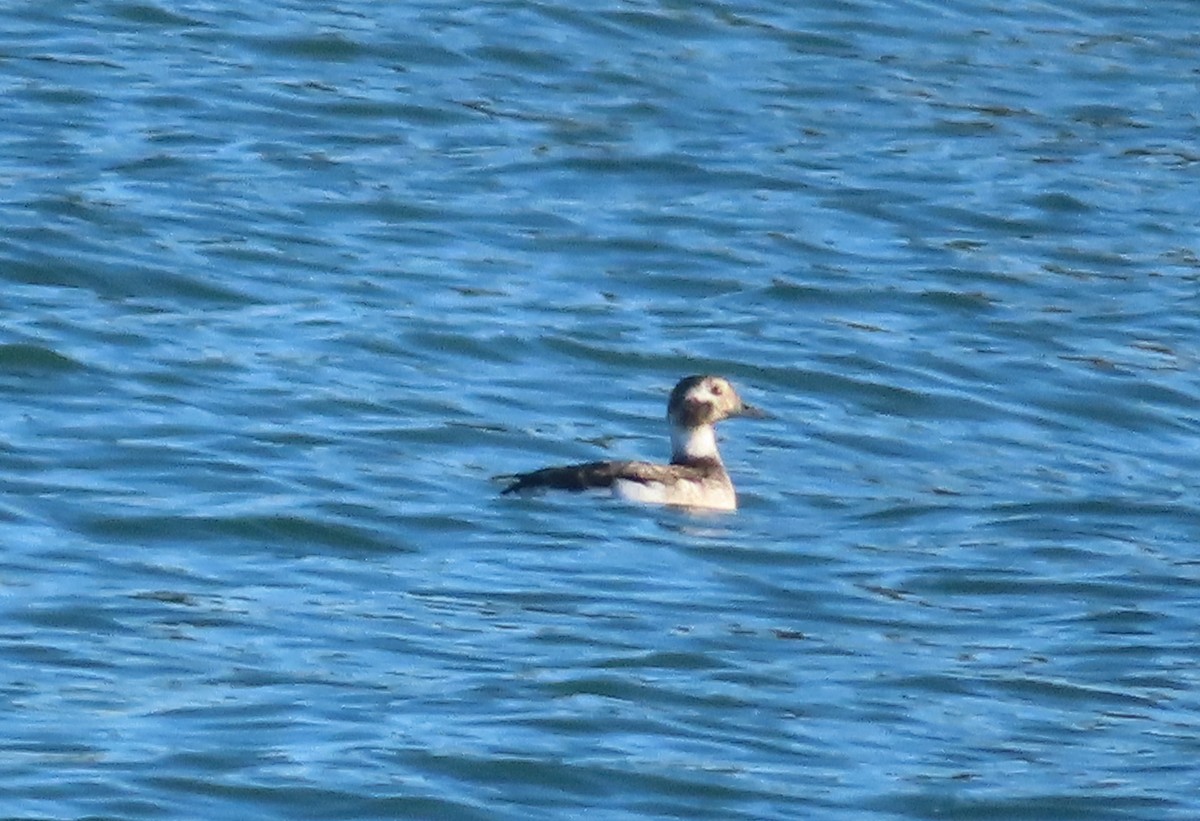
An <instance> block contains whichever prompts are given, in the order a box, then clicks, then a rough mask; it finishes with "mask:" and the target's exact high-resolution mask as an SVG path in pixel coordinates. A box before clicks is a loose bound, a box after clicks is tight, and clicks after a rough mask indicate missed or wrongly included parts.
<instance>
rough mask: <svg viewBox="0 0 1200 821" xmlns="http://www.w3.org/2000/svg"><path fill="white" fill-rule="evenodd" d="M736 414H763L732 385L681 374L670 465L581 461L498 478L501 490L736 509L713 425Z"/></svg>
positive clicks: (671, 402) (673, 406) (672, 408)
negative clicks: (595, 493)
mask: <svg viewBox="0 0 1200 821" xmlns="http://www.w3.org/2000/svg"><path fill="white" fill-rule="evenodd" d="M734 417H751V418H760V419H761V418H767V417H768V414H767V413H765V412H764V411H762V410H760V409H759V408H757V407H755V406H753V405H750V404H748V403H747V402H745V401H743V399H742V398H741V396H739V395H738V392H737V391H736V390H735V389H734V387H733V385H732V383H730V381H729V380H728V379H726V378H724V377H721V376H713V375H695V376H685V377H684V378H683V379H680V380H679V382H678V383H676V385H675V387H674V389H672V391H671V395H670V398H669V399H668V400H667V423H668V425H669V427H670V432H671V461H670V463H669V464H665V465H664V464H658V463H655V462H637V461H611V462H582V463H579V464H573V465H561V466H553V467H545V468H541V469H540V470H533V471H529V472H528V473H516V474H511V475H509V476H504V477H499V478H503V479H507V480H508V481H509V484H508V485H507V486H506V487H505V488H504V489H503V490H501V491H500V492H501V494H525V493H530V492H537V491H546V490H566V491H584V490H592V489H597V490H608V491H609V492H610V493H611V494H612V495H613V496H616V497H618V498H620V499H625V500H628V501H633V502H642V503H647V504H658V505H672V506H677V507H684V508H693V509H698V510H714V511H733V510H737V492H736V491H735V490H734V488H733V481H732V480H731V479H730V478H729V473H728V471H726V470H725V463H724V462H722V461H721V453H720V451H719V450H718V449H717V432H716V427H715V426H716V425H717V423H719V422H723V421H725V420H726V419H732V418H734Z"/></svg>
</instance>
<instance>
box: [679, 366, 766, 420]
mask: <svg viewBox="0 0 1200 821" xmlns="http://www.w3.org/2000/svg"><path fill="white" fill-rule="evenodd" d="M733 416H753V417H765V416H766V414H765V413H763V412H762V411H761V410H759V409H758V408H756V407H754V406H753V405H748V404H746V403H745V402H743V401H742V398H741V397H740V396H738V394H737V391H735V390H734V389H733V385H731V384H730V383H729V380H728V379H725V378H724V377H720V376H685V377H684V378H683V379H680V380H679V382H678V384H676V385H675V389H674V390H672V391H671V398H670V399H669V400H667V419H668V420H669V421H670V422H671V424H672V425H673V426H678V427H683V428H698V427H701V426H704V425H715V424H716V423H717V422H720V421H721V420H723V419H729V418H730V417H733Z"/></svg>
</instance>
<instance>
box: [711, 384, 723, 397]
mask: <svg viewBox="0 0 1200 821" xmlns="http://www.w3.org/2000/svg"><path fill="white" fill-rule="evenodd" d="M712 393H713V396H720V395H721V394H723V393H725V388H724V387H723V386H722V385H721V383H720V382H717V383H714V384H713V386H712Z"/></svg>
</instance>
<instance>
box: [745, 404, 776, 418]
mask: <svg viewBox="0 0 1200 821" xmlns="http://www.w3.org/2000/svg"><path fill="white" fill-rule="evenodd" d="M738 416H747V417H749V418H751V419H770V418H771V414H769V413H767V412H766V411H765V410H763V409H762V408H757V407H755V406H754V405H747V404H746V403H745V402H743V403H742V407H741V409H740V410H739V411H738Z"/></svg>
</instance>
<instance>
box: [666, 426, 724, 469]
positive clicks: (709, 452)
mask: <svg viewBox="0 0 1200 821" xmlns="http://www.w3.org/2000/svg"><path fill="white" fill-rule="evenodd" d="M692 459H716V460H717V461H718V462H720V461H721V454H720V453H718V452H717V432H716V429H715V428H713V426H712V425H701V426H700V427H698V428H685V427H682V426H680V425H671V461H672V462H685V461H689V460H692Z"/></svg>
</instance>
